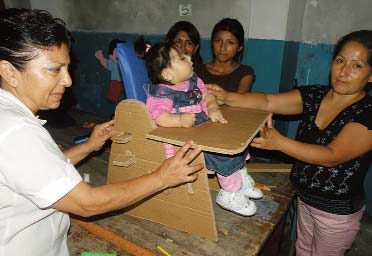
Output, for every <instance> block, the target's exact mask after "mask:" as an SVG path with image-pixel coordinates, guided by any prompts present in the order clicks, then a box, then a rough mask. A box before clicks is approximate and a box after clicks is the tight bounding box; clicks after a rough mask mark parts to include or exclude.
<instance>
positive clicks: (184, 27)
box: [165, 20, 203, 65]
mask: <svg viewBox="0 0 372 256" xmlns="http://www.w3.org/2000/svg"><path fill="white" fill-rule="evenodd" d="M181 31H184V32H185V33H186V34H187V35H188V36H189V38H190V40H191V42H192V43H193V44H194V45H198V49H196V51H195V52H194V55H193V56H191V60H192V62H194V63H195V64H198V65H199V64H203V59H202V57H201V56H200V34H199V31H198V30H197V29H196V27H195V26H194V24H192V23H191V22H188V21H184V20H182V21H178V22H176V23H174V24H173V26H172V27H171V28H170V29H169V31H168V33H167V35H166V37H165V41H167V42H170V43H173V40H174V38H175V37H176V36H177V34H178V33H179V32H181Z"/></svg>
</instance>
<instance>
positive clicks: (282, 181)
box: [69, 109, 293, 256]
mask: <svg viewBox="0 0 372 256" xmlns="http://www.w3.org/2000/svg"><path fill="white" fill-rule="evenodd" d="M225 111H229V109H226V110H225ZM259 115H260V117H259V120H261V121H258V122H256V125H255V126H254V127H253V129H254V130H252V131H249V133H248V135H249V136H247V138H248V139H247V141H246V142H244V143H243V144H242V142H241V140H239V139H237V140H236V141H235V142H236V143H238V144H236V145H238V146H239V147H243V148H245V147H246V145H245V144H246V143H249V142H250V140H251V139H252V138H253V137H252V136H253V135H254V134H256V133H257V129H258V125H257V124H259V123H262V122H264V121H263V120H264V119H265V117H264V116H262V113H259ZM264 115H266V114H264ZM233 116H234V110H232V112H231V113H230V114H229V117H233ZM230 120H231V119H230ZM232 123H236V122H231V123H230V125H231V124H232ZM207 125H208V124H207ZM213 125H215V124H213ZM221 125H229V124H221ZM198 128H199V129H200V128H202V127H198ZM231 128H232V129H234V127H231ZM238 128H239V127H238ZM160 131H161V130H160ZM210 132H211V130H210V129H209V133H210ZM176 133H178V131H176ZM213 133H214V134H215V135H216V136H215V137H216V141H214V142H213V143H214V145H219V144H223V143H226V140H220V141H218V139H220V138H221V137H222V136H219V135H218V129H213ZM168 135H169V134H168ZM149 136H153V137H152V139H156V138H155V137H156V136H159V134H158V135H157V134H156V131H155V133H150V135H149ZM160 136H161V135H160ZM175 136H177V135H175ZM168 138H169V136H168ZM200 138H201V139H203V138H204V136H200ZM171 140H172V141H169V142H172V143H174V144H177V143H183V142H182V140H183V139H182V140H180V139H177V138H176V137H175V138H171ZM194 140H195V139H194ZM232 141H234V140H232ZM232 141H230V142H229V144H231V142H232ZM196 143H197V144H198V145H204V144H206V145H204V146H208V147H211V144H210V143H209V144H208V143H202V142H200V141H198V139H196ZM239 143H240V144H239ZM236 145H235V146H234V148H235V149H231V150H236ZM213 147H214V151H217V150H218V148H219V147H220V148H223V147H225V145H222V146H217V147H216V146H213ZM217 152H218V151H217ZM225 153H229V152H225ZM230 153H231V154H233V153H234V152H233V151H230ZM98 158H99V160H98V161H97V164H98V166H100V167H102V166H107V164H108V159H107V156H106V157H104V158H101V157H98ZM96 160H97V159H96V158H91V159H90V160H88V161H87V162H85V163H84V164H85V165H89V167H90V168H94V166H95V165H96V163H94V162H95V161H96ZM92 162H93V163H92ZM85 171H86V169H85ZM252 176H253V178H254V179H255V180H256V181H257V182H259V183H263V184H265V185H267V186H268V188H270V190H271V191H264V198H263V199H261V200H256V205H257V208H258V210H257V213H256V215H255V216H253V217H242V216H238V215H236V214H233V213H231V212H229V211H226V210H223V209H221V208H220V207H219V206H217V205H216V204H215V197H216V194H217V192H216V189H218V188H217V187H212V186H211V199H212V200H211V201H212V202H213V211H214V215H215V222H216V229H217V232H218V241H213V240H210V239H205V238H202V237H200V236H196V235H192V234H189V233H186V232H183V231H179V230H176V229H174V228H171V227H168V226H165V225H161V224H157V223H155V222H152V221H148V220H144V219H140V218H136V217H132V216H129V215H128V214H126V213H125V210H123V211H117V212H114V213H110V214H105V215H102V216H97V217H95V218H94V219H85V221H88V223H89V222H90V223H93V224H95V225H98V226H99V227H100V229H104V230H106V231H109V232H112V233H113V234H115V235H117V236H118V237H121V238H122V239H123V240H126V241H130V242H132V243H134V244H135V245H137V246H140V247H143V248H144V250H145V251H147V252H148V253H149V254H140V253H137V254H138V255H163V254H162V253H161V252H160V251H159V250H158V249H157V245H160V246H161V247H162V248H164V249H165V250H166V251H167V252H169V254H170V255H221V256H222V255H224V256H225V255H234V256H235V255H236V256H239V255H258V254H260V252H261V251H262V249H263V248H264V247H265V245H267V244H270V243H271V242H270V241H269V240H270V237H271V234H272V233H273V231H274V230H275V228H276V227H277V226H278V225H280V223H283V222H282V220H283V218H284V217H285V214H286V211H287V209H288V207H289V205H290V203H291V200H292V196H293V190H292V187H291V185H290V181H289V178H288V173H268V172H262V173H252ZM92 179H93V177H92ZM211 184H213V182H211ZM267 206H269V207H267ZM265 209H266V210H265ZM126 210H128V209H126ZM280 227H282V226H281V225H280ZM99 233H100V232H98V231H97V229H93V231H92V230H91V231H86V230H85V229H84V228H82V226H80V225H78V224H76V223H75V222H73V223H72V228H71V231H70V234H69V246H70V248H71V255H80V253H81V252H83V251H94V252H101V253H117V254H118V255H131V254H129V253H128V248H126V249H123V248H120V247H119V246H116V245H114V244H113V240H114V239H113V236H106V237H105V236H103V237H104V238H105V239H107V241H105V240H104V239H102V238H101V237H99V235H100V234H99ZM268 241H269V242H268ZM129 251H130V250H129ZM267 255H270V254H267Z"/></svg>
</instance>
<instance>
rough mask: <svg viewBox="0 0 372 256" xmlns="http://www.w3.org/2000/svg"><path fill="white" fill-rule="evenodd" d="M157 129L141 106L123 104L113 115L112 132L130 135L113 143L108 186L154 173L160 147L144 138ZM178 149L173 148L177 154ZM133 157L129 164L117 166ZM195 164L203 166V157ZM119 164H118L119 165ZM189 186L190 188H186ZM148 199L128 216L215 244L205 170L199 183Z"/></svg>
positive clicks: (160, 156)
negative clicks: (208, 240) (123, 140)
mask: <svg viewBox="0 0 372 256" xmlns="http://www.w3.org/2000/svg"><path fill="white" fill-rule="evenodd" d="M155 128H156V125H155V124H154V122H153V121H152V120H151V117H150V114H149V112H148V111H147V109H146V107H145V105H144V103H142V102H140V101H137V100H125V101H122V102H121V103H119V104H118V106H117V108H116V112H115V129H116V130H118V131H125V132H127V133H130V134H131V135H132V138H131V140H129V141H128V142H127V143H121V142H115V140H113V142H112V145H111V151H110V159H109V166H108V178H107V182H108V183H115V182H120V181H126V180H130V179H133V178H135V177H139V176H142V175H145V174H148V173H149V172H152V171H154V170H156V169H157V168H158V167H159V166H160V164H161V163H162V162H163V161H164V160H165V153H164V148H163V144H162V143H159V142H157V141H154V140H150V139H147V138H146V134H147V133H149V132H150V131H152V130H154V129H155ZM178 148H179V147H177V146H176V150H177V149H178ZM129 156H132V160H131V161H130V164H124V163H123V164H120V163H119V164H118V159H120V158H121V159H124V161H123V162H126V161H127V160H128V157H129ZM194 161H195V162H202V163H204V157H203V154H200V155H199V156H198V157H197V158H196V159H195V160H194ZM119 162H120V161H119ZM188 186H189V187H188ZM191 186H192V193H191V191H190V185H181V186H178V187H176V188H171V189H169V190H166V191H163V192H161V193H158V194H156V195H155V196H152V197H150V198H147V199H145V200H143V201H142V202H140V203H139V204H137V205H136V207H134V208H132V209H131V210H129V211H128V212H127V213H128V214H129V215H132V216H135V217H139V218H143V219H147V220H151V221H154V222H157V223H161V224H164V225H168V226H171V227H173V228H176V229H179V230H182V231H186V232H188V233H192V234H195V235H199V236H202V237H206V238H209V239H213V240H217V231H216V224H215V218H214V212H213V206H212V200H211V195H210V191H209V184H208V176H207V172H206V170H203V171H201V172H200V173H199V176H198V180H197V181H196V182H194V183H192V185H191Z"/></svg>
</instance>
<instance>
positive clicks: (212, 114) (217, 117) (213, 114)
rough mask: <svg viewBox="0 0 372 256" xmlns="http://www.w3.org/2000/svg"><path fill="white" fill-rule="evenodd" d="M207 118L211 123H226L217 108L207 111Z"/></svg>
mask: <svg viewBox="0 0 372 256" xmlns="http://www.w3.org/2000/svg"><path fill="white" fill-rule="evenodd" d="M208 116H209V118H210V119H211V121H212V122H220V123H223V124H225V123H227V120H226V119H225V118H224V117H223V114H222V112H221V110H220V109H219V108H212V109H208Z"/></svg>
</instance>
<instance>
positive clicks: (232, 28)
mask: <svg viewBox="0 0 372 256" xmlns="http://www.w3.org/2000/svg"><path fill="white" fill-rule="evenodd" d="M218 31H229V32H230V33H231V34H233V35H234V36H235V37H236V39H237V40H238V43H239V47H242V50H241V51H240V52H238V53H237V54H236V55H235V57H234V60H235V61H238V62H239V61H241V59H242V58H243V53H244V28H243V26H242V24H241V23H240V22H239V21H238V20H236V19H231V18H225V19H222V20H220V21H219V22H218V23H217V24H216V25H215V26H214V28H213V30H212V37H211V46H212V53H213V58H215V57H216V56H215V54H214V51H213V41H214V39H215V37H216V34H217V32H218Z"/></svg>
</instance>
